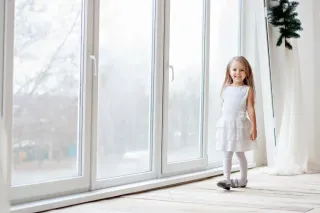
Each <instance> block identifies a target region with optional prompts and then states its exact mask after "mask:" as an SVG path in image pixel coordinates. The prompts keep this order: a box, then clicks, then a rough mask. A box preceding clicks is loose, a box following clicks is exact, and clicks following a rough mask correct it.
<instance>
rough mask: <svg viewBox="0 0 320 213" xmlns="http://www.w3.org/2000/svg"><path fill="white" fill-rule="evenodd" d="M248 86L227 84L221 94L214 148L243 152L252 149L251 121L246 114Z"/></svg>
mask: <svg viewBox="0 0 320 213" xmlns="http://www.w3.org/2000/svg"><path fill="white" fill-rule="evenodd" d="M249 88H250V87H249V86H246V85H244V86H240V87H234V86H227V87H226V88H225V89H224V91H223V94H222V98H223V105H222V114H221V117H220V118H219V120H218V122H217V126H216V127H217V132H216V140H217V141H216V148H217V150H221V151H233V152H244V151H248V150H251V149H252V145H253V142H252V141H251V140H250V131H251V122H250V120H249V118H248V116H247V98H248V93H249Z"/></svg>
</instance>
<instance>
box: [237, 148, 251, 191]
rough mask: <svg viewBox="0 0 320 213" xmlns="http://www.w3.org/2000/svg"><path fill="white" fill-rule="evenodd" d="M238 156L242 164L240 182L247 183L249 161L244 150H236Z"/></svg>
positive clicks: (241, 183)
mask: <svg viewBox="0 0 320 213" xmlns="http://www.w3.org/2000/svg"><path fill="white" fill-rule="evenodd" d="M236 156H237V158H238V160H239V164H240V175H241V179H240V182H239V184H240V185H245V184H246V183H247V170H248V162H247V158H246V156H245V154H244V152H236Z"/></svg>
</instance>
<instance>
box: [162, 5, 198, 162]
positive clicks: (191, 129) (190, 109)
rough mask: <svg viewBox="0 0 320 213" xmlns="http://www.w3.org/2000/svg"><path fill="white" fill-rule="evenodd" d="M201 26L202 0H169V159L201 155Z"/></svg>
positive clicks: (174, 159) (178, 159)
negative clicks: (170, 68) (170, 67)
mask: <svg viewBox="0 0 320 213" xmlns="http://www.w3.org/2000/svg"><path fill="white" fill-rule="evenodd" d="M190 14H192V15H190ZM202 25H203V3H202V1H201V0H180V1H179V0H171V1H170V47H169V56H170V57H169V63H170V65H172V67H173V72H174V79H173V76H172V72H171V71H172V70H166V72H170V77H169V108H168V121H169V123H168V134H169V135H168V139H169V141H168V162H178V161H185V160H191V159H197V158H200V157H201V147H202V146H201V143H200V135H199V133H200V121H201V119H200V116H201V102H200V101H201V87H202V76H203V70H202V42H203V39H202V37H203V34H202ZM172 79H173V80H172Z"/></svg>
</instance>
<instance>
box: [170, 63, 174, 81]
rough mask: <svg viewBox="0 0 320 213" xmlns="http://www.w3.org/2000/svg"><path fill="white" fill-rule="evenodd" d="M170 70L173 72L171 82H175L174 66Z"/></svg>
mask: <svg viewBox="0 0 320 213" xmlns="http://www.w3.org/2000/svg"><path fill="white" fill-rule="evenodd" d="M169 69H171V72H172V78H171V81H174V68H173V66H172V65H169Z"/></svg>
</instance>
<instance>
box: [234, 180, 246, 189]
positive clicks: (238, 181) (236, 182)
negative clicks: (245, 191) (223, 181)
mask: <svg viewBox="0 0 320 213" xmlns="http://www.w3.org/2000/svg"><path fill="white" fill-rule="evenodd" d="M247 183H248V180H246V182H245V184H240V180H239V179H231V187H232V188H245V187H246V186H247Z"/></svg>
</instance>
